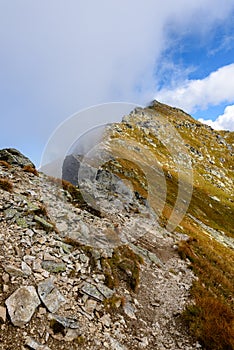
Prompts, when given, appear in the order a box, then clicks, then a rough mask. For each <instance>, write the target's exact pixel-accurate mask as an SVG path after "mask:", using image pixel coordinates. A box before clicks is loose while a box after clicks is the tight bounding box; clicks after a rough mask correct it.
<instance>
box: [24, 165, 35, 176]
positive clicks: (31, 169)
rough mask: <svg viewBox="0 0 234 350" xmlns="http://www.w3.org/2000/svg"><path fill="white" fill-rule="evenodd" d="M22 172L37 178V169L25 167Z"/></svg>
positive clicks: (29, 166)
mask: <svg viewBox="0 0 234 350" xmlns="http://www.w3.org/2000/svg"><path fill="white" fill-rule="evenodd" d="M22 170H23V171H25V172H27V173H30V174H33V175H35V176H39V173H38V171H37V169H35V168H33V167H32V166H31V165H25V166H24V167H23V169H22Z"/></svg>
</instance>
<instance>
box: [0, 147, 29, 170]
mask: <svg viewBox="0 0 234 350" xmlns="http://www.w3.org/2000/svg"><path fill="white" fill-rule="evenodd" d="M0 160H3V161H5V162H7V163H8V164H11V165H17V166H20V167H24V166H31V167H33V168H35V165H34V164H33V163H32V162H31V160H30V159H29V158H27V157H25V156H24V155H23V154H22V153H21V152H20V151H18V150H17V149H15V148H5V149H2V150H0Z"/></svg>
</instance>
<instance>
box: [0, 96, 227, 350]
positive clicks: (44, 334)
mask: <svg viewBox="0 0 234 350" xmlns="http://www.w3.org/2000/svg"><path fill="white" fill-rule="evenodd" d="M7 152H8V153H10V154H12V153H13V152H11V151H10V150H8V151H7ZM14 152H15V151H14ZM2 154H6V151H5V150H3V151H1V152H0V159H2V160H1V161H0V221H1V225H0V241H1V246H0V271H1V274H0V305H1V306H0V321H1V322H2V325H1V333H0V344H1V345H0V349H15V348H17V349H28V348H29V349H30V348H31V349H42V350H43V349H44V350H48V349H51V350H54V349H104V348H108V349H118V350H121V349H123V350H124V349H129V350H130V349H142V348H145V349H171V350H175V349H188V350H190V349H191V350H192V349H195V348H204V349H212V350H214V349H232V348H233V328H232V322H233V313H232V302H233V299H232V296H233V284H232V281H233V277H234V272H233V266H234V264H233V263H234V261H233V260H234V254H233V247H234V243H233V209H234V202H233V200H234V198H233V162H232V156H233V133H229V132H224V131H222V132H216V131H214V130H212V129H211V128H209V127H207V126H205V125H202V124H200V123H199V122H197V121H195V120H194V119H193V118H192V117H191V116H189V115H187V114H186V113H184V112H183V111H181V110H178V109H175V108H172V107H169V106H166V105H163V104H160V103H159V102H156V101H154V102H153V103H152V105H151V106H149V107H147V108H145V109H137V110H135V111H133V112H132V113H131V114H130V115H129V116H125V117H124V119H123V121H122V123H118V124H113V125H111V126H109V127H108V128H107V129H106V132H105V134H104V137H103V142H102V143H100V144H99V145H98V147H97V148H96V150H95V152H93V153H92V152H91V153H89V155H87V156H86V157H85V156H84V155H83V157H82V158H81V157H77V155H74V156H70V158H68V159H66V162H65V163H64V174H66V175H67V176H69V179H68V178H66V180H70V179H71V181H74V183H75V182H76V181H78V184H79V188H78V187H75V186H74V185H72V184H70V183H69V182H67V181H61V180H58V179H54V178H50V177H48V176H46V175H44V174H43V173H37V172H36V170H35V169H34V167H33V164H31V163H28V159H27V158H24V156H22V155H21V154H20V155H19V154H18V158H17V157H15V158H14V161H12V160H11V159H10V158H8V159H7V160H6V159H5V158H3V157H2V156H1V155H2ZM70 160H72V166H71V163H70ZM76 160H77V163H76ZM26 161H27V162H26ZM25 162H26V163H27V164H25ZM74 169H75V170H74ZM77 169H79V170H80V175H79V176H78V177H77Z"/></svg>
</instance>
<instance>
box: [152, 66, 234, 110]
mask: <svg viewBox="0 0 234 350" xmlns="http://www.w3.org/2000/svg"><path fill="white" fill-rule="evenodd" d="M156 98H157V99H158V100H160V101H162V102H165V103H169V104H172V105H175V106H178V107H180V108H182V109H184V110H186V111H187V112H189V113H192V112H194V111H196V110H197V109H206V108H207V107H208V106H209V105H218V104H220V103H221V102H232V101H234V64H230V65H227V66H224V67H221V68H219V69H218V70H217V71H215V72H212V73H211V74H210V75H209V76H208V77H206V78H204V79H199V80H187V81H185V82H183V83H182V84H181V85H180V86H178V87H176V88H175V89H169V90H167V89H163V90H161V91H159V92H158V93H157V94H156Z"/></svg>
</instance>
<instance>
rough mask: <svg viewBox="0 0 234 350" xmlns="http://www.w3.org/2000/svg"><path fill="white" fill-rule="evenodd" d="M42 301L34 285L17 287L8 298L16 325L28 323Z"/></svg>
mask: <svg viewBox="0 0 234 350" xmlns="http://www.w3.org/2000/svg"><path fill="white" fill-rule="evenodd" d="M40 303H41V302H40V299H39V298H38V295H37V292H36V289H35V288H34V287H33V286H29V287H21V288H19V289H17V290H16V291H15V292H14V293H13V294H12V295H11V296H10V297H9V298H8V299H7V300H6V306H7V310H8V313H9V315H10V318H11V322H12V323H13V324H14V326H18V327H23V326H24V325H25V324H26V323H28V322H29V321H30V320H31V317H32V316H33V314H34V312H35V310H36V308H37V307H38V306H39V305H40Z"/></svg>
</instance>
